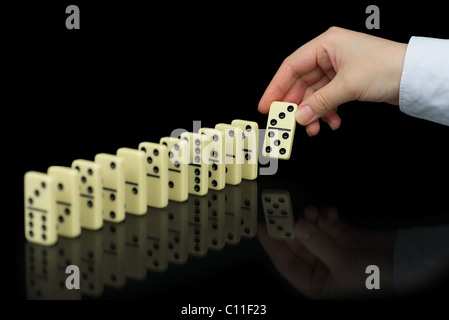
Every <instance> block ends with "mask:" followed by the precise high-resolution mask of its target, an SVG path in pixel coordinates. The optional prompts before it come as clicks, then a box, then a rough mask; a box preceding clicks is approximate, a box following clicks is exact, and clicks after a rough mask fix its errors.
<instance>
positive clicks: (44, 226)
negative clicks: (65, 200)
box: [24, 171, 58, 246]
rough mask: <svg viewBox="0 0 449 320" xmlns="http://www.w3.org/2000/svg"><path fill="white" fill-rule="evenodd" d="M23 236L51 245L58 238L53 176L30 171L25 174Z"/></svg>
mask: <svg viewBox="0 0 449 320" xmlns="http://www.w3.org/2000/svg"><path fill="white" fill-rule="evenodd" d="M24 185H25V237H26V239H27V240H28V241H30V242H34V243H37V244H41V245H45V246H51V245H53V244H55V243H56V241H57V240H58V234H57V230H56V201H55V198H54V195H55V184H54V179H53V177H50V176H48V175H46V174H45V173H40V172H34V171H30V172H27V173H26V174H25V178H24Z"/></svg>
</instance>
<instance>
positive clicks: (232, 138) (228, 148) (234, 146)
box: [215, 123, 244, 185]
mask: <svg viewBox="0 0 449 320" xmlns="http://www.w3.org/2000/svg"><path fill="white" fill-rule="evenodd" d="M215 129H217V130H220V131H222V132H223V134H224V141H225V159H226V160H225V164H226V183H227V184H232V185H237V184H239V183H240V182H241V181H242V164H243V138H244V136H243V132H242V130H241V129H240V128H238V127H234V126H231V125H230V124H225V123H219V124H217V125H216V126H215Z"/></svg>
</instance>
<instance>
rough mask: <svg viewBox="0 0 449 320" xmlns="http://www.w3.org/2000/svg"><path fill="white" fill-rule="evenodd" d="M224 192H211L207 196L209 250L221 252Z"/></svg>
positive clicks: (223, 230) (223, 231) (222, 243)
mask: <svg viewBox="0 0 449 320" xmlns="http://www.w3.org/2000/svg"><path fill="white" fill-rule="evenodd" d="M225 198H226V194H225V190H212V191H211V192H209V193H208V194H207V200H208V232H207V235H208V237H209V241H208V243H209V248H210V249H213V250H221V249H223V248H224V246H225V226H224V224H225Z"/></svg>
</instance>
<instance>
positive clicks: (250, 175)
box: [231, 119, 259, 180]
mask: <svg viewBox="0 0 449 320" xmlns="http://www.w3.org/2000/svg"><path fill="white" fill-rule="evenodd" d="M231 125H233V126H235V127H238V128H240V129H241V130H242V131H243V134H244V136H245V138H244V139H243V149H242V150H243V164H242V179H247V180H254V179H256V178H257V170H258V167H257V166H258V163H259V153H258V145H259V125H258V124H257V122H254V121H246V120H239V119H236V120H233V121H232V122H231Z"/></svg>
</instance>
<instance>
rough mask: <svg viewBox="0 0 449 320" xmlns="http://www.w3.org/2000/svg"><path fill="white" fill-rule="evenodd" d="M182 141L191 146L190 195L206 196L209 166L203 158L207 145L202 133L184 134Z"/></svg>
mask: <svg viewBox="0 0 449 320" xmlns="http://www.w3.org/2000/svg"><path fill="white" fill-rule="evenodd" d="M181 139H183V140H185V141H187V143H188V144H189V154H190V156H189V161H190V163H189V193H191V194H195V195H198V196H204V195H205V194H207V191H208V186H209V180H208V166H207V164H206V162H204V161H203V159H202V158H201V156H202V150H203V149H204V148H205V147H206V145H207V143H206V141H203V140H202V138H201V134H200V133H192V132H184V133H182V134H181Z"/></svg>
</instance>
